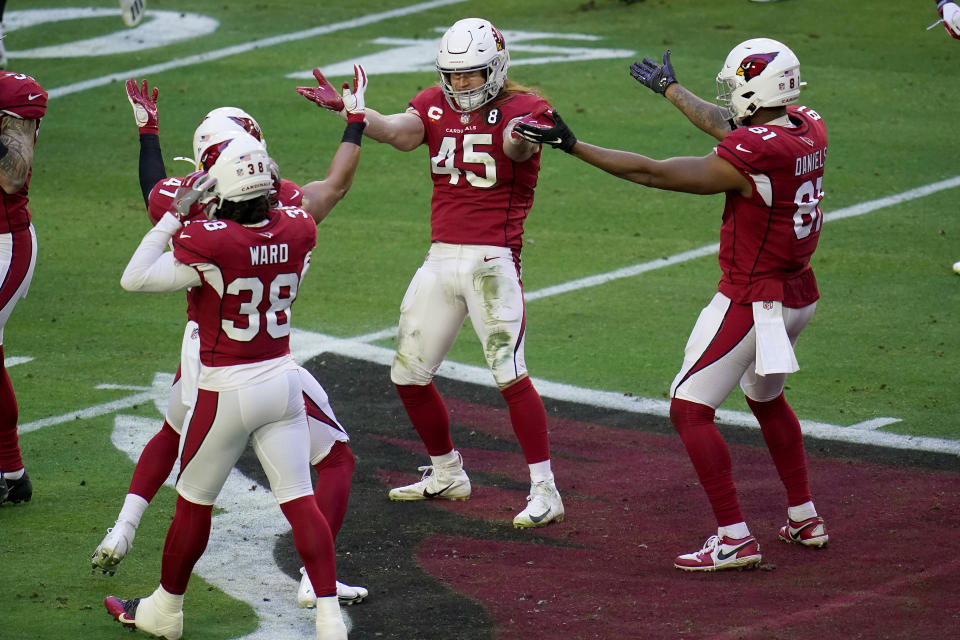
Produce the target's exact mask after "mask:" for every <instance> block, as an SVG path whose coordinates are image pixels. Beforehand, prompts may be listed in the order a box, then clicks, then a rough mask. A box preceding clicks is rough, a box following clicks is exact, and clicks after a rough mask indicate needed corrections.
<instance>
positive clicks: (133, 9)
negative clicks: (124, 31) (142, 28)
mask: <svg viewBox="0 0 960 640" xmlns="http://www.w3.org/2000/svg"><path fill="white" fill-rule="evenodd" d="M146 9H147V0H120V15H121V16H122V17H123V24H125V25H127V26H128V27H135V26H137V25H138V24H140V21H141V20H143V12H144V11H146Z"/></svg>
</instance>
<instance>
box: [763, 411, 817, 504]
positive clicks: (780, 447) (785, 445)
mask: <svg viewBox="0 0 960 640" xmlns="http://www.w3.org/2000/svg"><path fill="white" fill-rule="evenodd" d="M747 404H748V405H750V410H751V411H753V415H754V416H755V417H756V418H757V422H759V423H760V431H761V432H762V433H763V439H764V440H765V441H766V443H767V449H769V450H770V457H771V458H773V464H774V466H776V467H777V472H778V473H779V474H780V480H781V481H782V482H783V486H784V487H785V488H786V490H787V505H788V506H791V507H795V506H797V505H798V504H803V503H804V502H809V501H810V500H813V497H812V496H811V495H810V483H809V482H808V480H807V456H806V454H805V453H804V449H803V433H802V432H801V430H800V421H799V420H797V415H796V414H795V413H794V412H793V409H791V408H790V405H789V404H787V399H786V398H784V397H783V394H782V393H781V394H780V395H779V396H777V397H776V398H774V399H773V400H771V401H770V402H757V401H755V400H751V399H750V398H747Z"/></svg>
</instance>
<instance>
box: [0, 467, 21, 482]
mask: <svg viewBox="0 0 960 640" xmlns="http://www.w3.org/2000/svg"><path fill="white" fill-rule="evenodd" d="M26 472H27V468H26V467H23V468H22V469H20V470H19V471H4V472H3V479H4V480H19V479H20V478H22V477H23V474H25V473H26Z"/></svg>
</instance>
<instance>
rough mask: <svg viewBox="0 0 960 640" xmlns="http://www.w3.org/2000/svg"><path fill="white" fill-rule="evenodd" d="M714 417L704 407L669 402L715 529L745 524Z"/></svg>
mask: <svg viewBox="0 0 960 640" xmlns="http://www.w3.org/2000/svg"><path fill="white" fill-rule="evenodd" d="M715 413H716V412H715V411H714V410H713V408H711V407H708V406H707V405H705V404H699V403H696V402H689V401H687V400H680V399H678V398H674V399H673V400H671V401H670V421H671V422H673V426H674V428H675V429H676V430H677V433H679V434H680V439H681V440H682V441H683V446H685V447H686V448H687V454H688V455H689V456H690V462H692V463H693V468H694V469H695V470H696V472H697V477H699V478H700V485H701V486H702V487H703V489H704V490H705V491H706V492H707V498H709V500H710V506H711V507H712V508H713V515H714V516H715V517H716V518H717V525H718V526H720V527H725V526H727V525H731V524H736V523H738V522H743V521H744V520H743V513H741V511H740V501H739V500H737V488H736V487H735V486H734V484H733V473H732V470H731V464H730V450H729V449H728V448H727V443H726V442H725V441H724V440H723V436H721V435H720V431H719V430H717V425H716V424H714V422H713V416H714V414H715Z"/></svg>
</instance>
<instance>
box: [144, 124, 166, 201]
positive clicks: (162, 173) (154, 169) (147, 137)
mask: <svg viewBox="0 0 960 640" xmlns="http://www.w3.org/2000/svg"><path fill="white" fill-rule="evenodd" d="M166 177H167V170H166V169H165V168H164V166H163V154H162V153H160V136H158V135H157V134H155V133H142V134H140V191H142V192H143V204H144V206H147V203H148V201H149V198H150V191H151V190H152V189H153V186H154V185H155V184H157V183H158V182H160V181H161V180H163V179H164V178H166Z"/></svg>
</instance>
